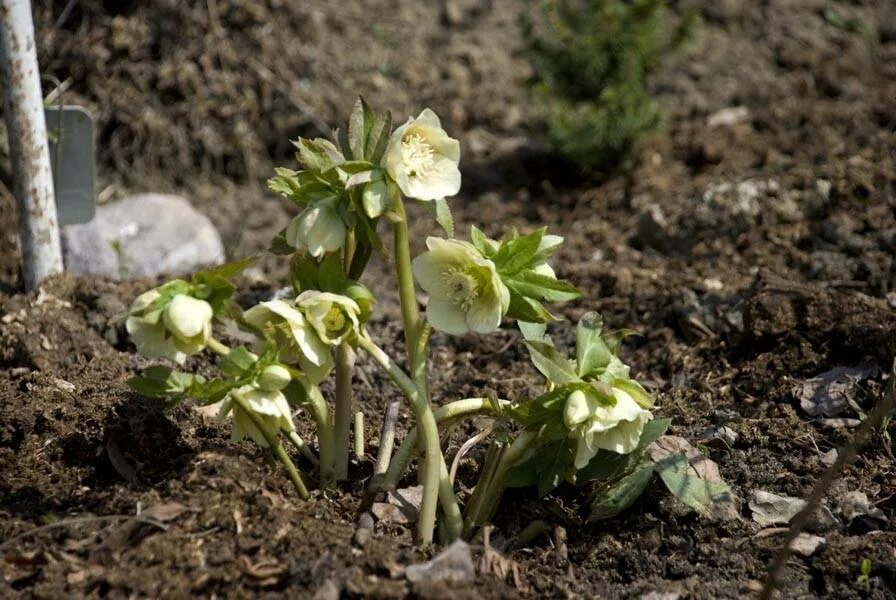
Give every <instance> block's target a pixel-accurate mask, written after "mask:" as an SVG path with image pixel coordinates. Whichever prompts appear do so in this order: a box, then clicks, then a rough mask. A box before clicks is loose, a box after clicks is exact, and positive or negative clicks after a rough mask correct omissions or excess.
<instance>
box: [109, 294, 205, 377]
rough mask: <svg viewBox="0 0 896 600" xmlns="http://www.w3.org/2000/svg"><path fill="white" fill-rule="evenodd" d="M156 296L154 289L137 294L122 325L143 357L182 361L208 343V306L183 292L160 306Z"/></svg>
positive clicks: (158, 295)
mask: <svg viewBox="0 0 896 600" xmlns="http://www.w3.org/2000/svg"><path fill="white" fill-rule="evenodd" d="M160 298H161V294H160V293H159V291H158V290H150V291H148V292H145V293H143V294H141V295H140V296H138V297H137V299H136V300H134V302H133V303H132V304H131V309H130V313H129V316H128V318H127V321H126V322H125V327H126V328H127V331H128V334H129V335H130V336H131V341H133V342H134V345H135V346H137V351H138V352H139V353H140V354H142V355H143V356H146V357H147V358H168V359H171V360H174V361H176V362H178V363H183V362H184V361H185V360H186V358H187V356H189V355H192V354H197V353H198V352H201V351H202V350H203V349H204V348H205V346H206V344H207V343H208V339H209V337H210V336H211V322H212V316H213V312H212V307H211V305H209V303H208V302H206V301H204V300H199V299H197V298H193V297H192V296H188V295H186V294H178V295H176V296H174V298H172V299H171V300H170V301H169V302H168V303H167V304H166V305H164V306H158V300H159V299H160Z"/></svg>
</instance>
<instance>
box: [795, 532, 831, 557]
mask: <svg viewBox="0 0 896 600" xmlns="http://www.w3.org/2000/svg"><path fill="white" fill-rule="evenodd" d="M825 545H827V540H826V539H824V538H823V537H821V536H819V535H812V534H810V533H801V534H799V535H798V536H796V539H794V540H793V541H792V542H790V549H791V550H793V552H795V553H796V554H799V555H800V556H804V557H806V558H808V557H810V556H812V555H813V554H815V553H816V552H818V551H819V550H821V549H822V548H824V547H825Z"/></svg>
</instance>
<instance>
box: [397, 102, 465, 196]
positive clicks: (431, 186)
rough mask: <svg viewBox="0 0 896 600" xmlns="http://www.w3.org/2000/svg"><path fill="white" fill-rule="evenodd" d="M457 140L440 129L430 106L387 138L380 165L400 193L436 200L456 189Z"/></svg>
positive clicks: (457, 183) (454, 192)
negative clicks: (387, 141) (383, 167)
mask: <svg viewBox="0 0 896 600" xmlns="http://www.w3.org/2000/svg"><path fill="white" fill-rule="evenodd" d="M459 161H460V143H459V142H458V141H457V140H456V139H454V138H451V137H449V136H448V134H447V133H445V130H444V129H442V123H441V121H439V117H438V116H437V115H436V113H434V112H433V111H431V110H430V109H428V108H427V109H424V110H423V112H421V113H420V116H418V117H417V118H416V119H415V118H413V117H412V118H409V119H408V121H407V122H406V123H405V124H404V125H402V126H400V127H398V128H397V129H396V130H395V131H394V132H392V136H391V137H390V138H389V145H388V146H387V147H386V154H385V155H384V157H383V164H384V166H385V167H386V172H387V173H388V174H389V176H390V177H391V178H392V179H393V180H395V183H397V184H398V187H399V189H401V191H402V193H403V194H404V195H405V196H407V197H409V198H414V199H417V200H439V199H442V198H446V197H448V196H453V195H455V194H457V192H458V191H460V169H458V166H457V165H458V162H459Z"/></svg>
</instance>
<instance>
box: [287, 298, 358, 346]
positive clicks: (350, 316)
mask: <svg viewBox="0 0 896 600" xmlns="http://www.w3.org/2000/svg"><path fill="white" fill-rule="evenodd" d="M296 307H297V308H298V309H299V310H301V311H302V313H304V315H305V318H306V319H307V320H308V322H309V323H311V326H312V327H314V330H315V331H316V332H317V335H318V337H320V339H321V340H322V341H323V342H324V343H325V344H329V345H330V346H336V345H339V344H341V343H342V342H344V341H345V340H347V339H349V338H350V337H352V336H353V335H356V334H357V333H358V315H359V314H360V313H361V309H360V308H359V307H358V304H357V303H356V302H355V301H354V300H352V299H351V298H349V297H347V296H340V295H339V294H332V293H330V292H320V291H317V290H307V291H304V292H302V293H301V294H299V297H298V298H296Z"/></svg>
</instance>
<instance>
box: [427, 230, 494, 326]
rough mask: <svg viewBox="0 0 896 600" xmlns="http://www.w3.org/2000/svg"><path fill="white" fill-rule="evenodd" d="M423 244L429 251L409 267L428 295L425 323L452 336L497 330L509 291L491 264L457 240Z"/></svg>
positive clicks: (472, 247)
mask: <svg viewBox="0 0 896 600" xmlns="http://www.w3.org/2000/svg"><path fill="white" fill-rule="evenodd" d="M426 247H427V248H429V251H428V252H424V253H423V254H421V255H420V256H418V257H417V258H416V259H414V267H413V268H414V275H415V276H416V277H417V280H418V281H419V283H420V287H422V288H423V289H424V290H426V292H427V293H428V294H429V303H428V304H427V307H426V319H427V320H428V321H429V323H430V324H431V325H432V326H433V327H434V328H436V329H438V330H440V331H444V332H445V333H451V334H455V335H459V334H462V333H468V332H470V331H475V332H476V333H489V332H492V331H495V330H497V329H498V328H499V327H500V326H501V318H502V317H503V316H504V313H505V312H506V311H507V306H508V304H509V302H510V294H509V292H508V291H507V288H506V287H505V286H504V284H503V283H501V278H500V277H498V272H497V270H496V269H495V263H493V262H492V261H491V260H489V259H487V258H485V257H484V256H482V254H480V253H479V251H478V250H477V249H476V247H475V246H473V245H472V244H470V243H467V242H462V241H459V240H445V239H442V238H436V237H430V238H427V239H426Z"/></svg>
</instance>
